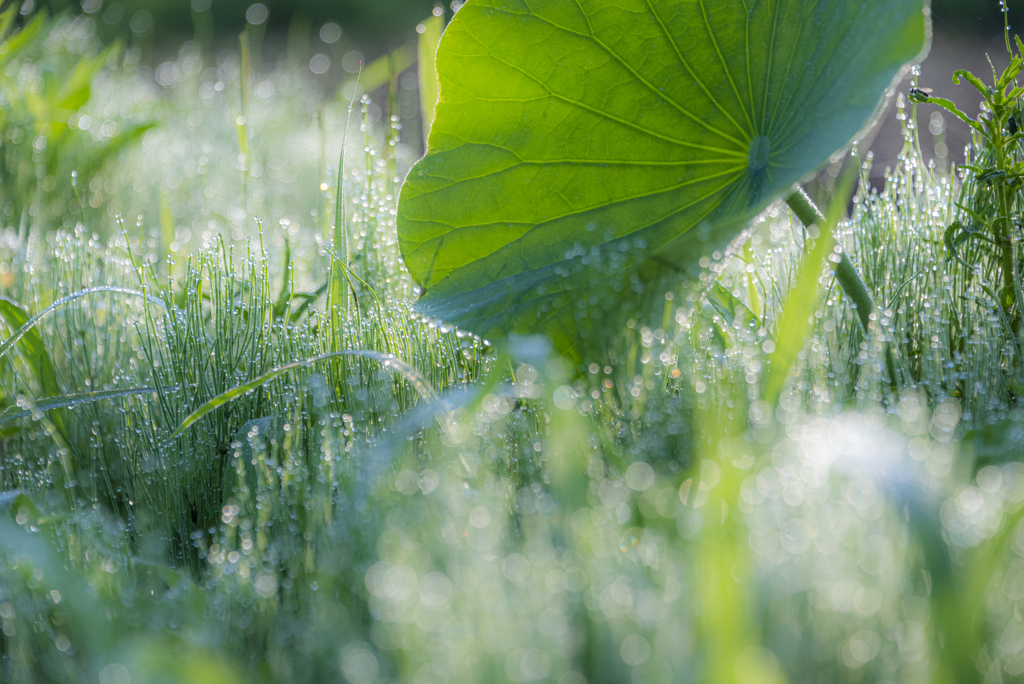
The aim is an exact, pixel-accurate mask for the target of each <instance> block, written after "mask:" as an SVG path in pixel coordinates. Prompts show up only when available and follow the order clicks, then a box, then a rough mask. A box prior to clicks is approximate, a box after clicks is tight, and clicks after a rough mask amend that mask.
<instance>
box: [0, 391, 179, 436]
mask: <svg viewBox="0 0 1024 684" xmlns="http://www.w3.org/2000/svg"><path fill="white" fill-rule="evenodd" d="M178 389H181V388H180V387H163V388H160V389H157V388H156V387H132V388H130V389H118V390H105V391H102V392H87V393H84V394H65V395H63V396H59V397H46V398H45V399H40V400H39V401H33V402H32V408H30V409H22V410H18V407H16V406H11V407H9V408H8V409H7V410H6V411H4V412H3V413H0V427H3V426H4V425H6V424H7V423H10V422H13V421H15V420H18V419H19V418H27V417H28V416H31V415H32V414H34V413H36V412H37V411H50V410H52V409H58V408H70V407H73V406H80V405H82V404H89V403H92V402H94V401H102V400H104V399H116V398H118V397H130V396H136V395H139V394H152V393H153V392H158V391H164V392H174V391H176V390H178Z"/></svg>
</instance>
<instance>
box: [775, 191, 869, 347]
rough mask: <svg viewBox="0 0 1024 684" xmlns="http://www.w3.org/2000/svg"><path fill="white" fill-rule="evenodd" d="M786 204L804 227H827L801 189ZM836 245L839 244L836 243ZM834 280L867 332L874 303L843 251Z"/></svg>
mask: <svg viewBox="0 0 1024 684" xmlns="http://www.w3.org/2000/svg"><path fill="white" fill-rule="evenodd" d="M786 204H788V205H789V208H790V209H792V210H793V213H794V214H796V217H797V218H798V219H800V222H801V223H803V224H804V225H805V226H810V225H811V224H814V225H817V226H819V227H821V228H822V229H824V228H825V227H826V226H827V225H828V223H827V222H826V221H825V217H824V216H823V215H822V213H821V212H820V211H819V210H818V208H817V207H816V206H814V203H813V202H812V201H811V198H810V197H808V196H807V193H806V192H804V191H803V190H802V189H799V188H798V189H797V190H796V191H795V192H794V193H793V194H792V195H790V196H789V197H787V198H786ZM836 244H839V242H838V241H836ZM836 280H837V281H838V282H839V287H841V288H843V292H844V293H845V294H846V296H847V297H849V298H850V299H851V300H853V304H854V306H855V307H856V309H857V316H858V317H859V318H860V322H861V325H863V326H864V330H865V331H867V329H868V324H869V323H870V322H871V314H872V313H873V312H874V311H875V301H874V300H873V299H872V298H871V293H870V292H869V291H868V286H867V285H866V284H865V283H864V279H863V278H861V277H860V273H858V272H857V267H856V266H854V265H853V262H852V261H850V257H849V256H847V254H846V252H845V251H843V252H842V253H841V256H840V258H839V263H838V264H836Z"/></svg>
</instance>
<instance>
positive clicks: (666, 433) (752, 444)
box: [0, 18, 1024, 684]
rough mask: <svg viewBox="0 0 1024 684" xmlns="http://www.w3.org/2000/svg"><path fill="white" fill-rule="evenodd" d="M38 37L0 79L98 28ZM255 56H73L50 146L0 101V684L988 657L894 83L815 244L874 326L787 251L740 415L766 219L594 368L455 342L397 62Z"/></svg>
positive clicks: (999, 453) (28, 78)
mask: <svg viewBox="0 0 1024 684" xmlns="http://www.w3.org/2000/svg"><path fill="white" fill-rule="evenodd" d="M43 29H45V32H44V31H43ZM38 30H39V31H40V33H39V35H38V37H37V40H35V41H34V42H32V43H31V44H29V45H28V46H27V47H26V48H25V49H24V51H23V52H20V53H18V54H17V55H15V56H14V57H9V56H8V57H5V56H4V55H9V53H5V52H4V51H3V49H2V48H0V66H2V67H3V69H4V71H3V75H2V76H0V84H2V90H0V92H2V95H0V97H3V98H5V99H4V103H5V106H7V105H8V104H9V103H14V102H20V101H24V102H29V101H31V100H32V95H33V94H38V93H40V92H43V93H45V92H48V91H47V90H46V89H47V88H48V87H50V86H49V85H47V84H48V83H50V82H54V83H60V82H62V79H67V78H68V76H69V74H71V73H74V69H75V67H74V65H75V64H76V63H78V60H79V59H81V58H82V57H83V55H84V56H85V57H86V58H91V57H92V56H94V55H96V54H100V53H99V50H101V46H100V45H99V43H98V41H96V40H95V38H94V37H93V33H92V30H93V29H92V26H91V25H90V20H88V19H81V18H80V19H75V20H61V21H56V22H42V23H41V24H40V28H39V29H38ZM44 33H45V34H46V36H48V37H46V36H44ZM293 57H294V55H293V56H292V57H289V53H283V55H282V57H281V59H280V61H278V62H276V63H273V64H266V65H265V66H263V67H262V68H261V69H260V70H257V71H255V72H254V71H252V70H251V65H250V64H248V63H247V61H246V59H244V58H242V57H241V56H239V54H238V53H234V52H229V51H225V52H221V53H218V54H216V55H212V56H211V55H204V54H203V51H202V50H201V49H200V48H199V47H198V46H197V45H196V44H193V43H188V44H186V45H184V46H182V48H181V49H180V51H179V52H178V54H177V56H176V57H175V58H174V59H173V60H168V61H166V62H162V63H160V64H155V65H145V64H142V63H141V59H140V55H139V53H138V52H136V51H132V50H129V51H126V52H125V51H120V52H111V53H109V54H105V53H104V56H103V58H102V61H101V62H97V65H98V66H97V67H96V70H95V72H90V73H89V74H88V85H89V90H90V92H89V95H88V99H87V101H86V102H85V103H84V104H82V105H81V106H80V107H78V108H77V109H75V111H74V113H73V114H71V115H69V116H70V118H69V119H68V120H67V121H66V122H65V124H67V126H66V129H65V130H63V131H62V134H61V136H58V135H57V133H56V132H55V130H54V126H53V123H52V122H49V123H48V122H45V121H42V120H41V119H39V117H40V116H41V115H40V114H39V111H37V110H33V109H32V108H31V107H28V105H26V106H25V108H23V109H20V110H19V109H18V108H17V107H15V106H14V105H13V104H10V105H9V108H5V109H3V112H4V114H3V116H4V117H5V118H3V119H2V124H3V131H2V133H3V136H4V137H3V141H4V143H3V146H2V152H0V156H2V157H3V163H4V164H5V166H3V176H2V183H0V192H2V196H0V209H2V216H3V220H4V226H3V227H2V228H3V230H4V232H3V233H2V234H0V291H2V294H3V296H4V298H5V301H6V302H7V303H6V304H0V307H2V308H0V313H2V315H3V320H4V324H5V325H6V332H5V333H4V337H3V340H6V341H7V342H4V341H0V353H2V355H0V388H2V397H3V404H2V406H0V410H2V411H3V412H2V413H0V476H2V485H0V490H2V492H0V513H2V516H3V517H2V520H0V679H2V680H3V681H11V682H57V681H60V682H71V681H75V682H77V681H81V682H96V681H99V682H101V683H103V684H113V683H128V682H136V683H138V682H179V681H180V682H204V681H209V682H231V681H238V682H243V681H244V682H249V681H261V682H262V681H266V682H287V681H295V682H320V681H347V682H349V683H350V684H371V683H373V682H412V683H414V684H431V683H434V682H436V683H439V684H440V683H444V682H487V683H490V682H506V681H513V682H529V681H537V682H546V681H548V682H558V683H559V684H584V683H585V682H590V683H592V684H598V683H602V682H616V683H618V682H624V681H632V682H636V683H638V684H639V683H640V682H643V683H647V682H651V683H656V682H690V681H693V682H716V683H718V682H730V681H735V682H744V683H746V682H764V683H768V682H778V683H782V682H819V681H823V680H829V681H837V682H862V681H863V682H882V681H884V682H925V681H929V682H931V681H934V682H951V681H957V682H960V681H986V682H989V681H991V682H996V681H1014V680H1015V679H1016V678H1018V677H1019V676H1021V675H1022V674H1024V622H1022V620H1021V617H1020V611H1021V609H1022V608H1024V604H1022V601H1024V544H1022V543H1021V540H1020V539H1019V534H1018V532H1017V530H1018V520H1019V518H1020V516H1021V514H1022V512H1024V466H1022V465H1021V464H1019V463H1017V462H1015V458H1016V456H1017V455H1018V454H1019V453H1020V449H1021V445H1022V444H1024V436H1022V435H1024V433H1022V432H1021V428H1020V425H1019V424H1018V423H1017V422H1015V415H1016V414H1015V413H1014V410H1015V407H1016V404H1015V401H1016V393H1017V391H1018V388H1019V386H1020V385H1019V381H1018V377H1019V373H1020V362H1019V358H1018V353H1017V351H1016V350H1017V348H1018V342H1017V340H1016V338H1015V333H1014V332H1013V331H1012V330H1010V329H1008V328H1007V326H1006V325H1004V322H1003V321H1001V320H1000V318H999V309H998V308H997V306H996V305H995V304H994V303H993V301H991V297H990V294H989V292H988V291H986V289H985V288H984V287H982V283H983V282H985V281H986V278H987V279H989V280H994V278H992V273H991V272H986V271H985V269H991V268H996V267H997V266H994V265H992V264H987V263H986V264H983V265H982V266H981V267H979V269H980V271H979V273H978V274H976V275H977V277H976V278H973V279H965V278H963V276H962V274H961V273H960V272H959V271H958V270H957V269H955V268H953V267H952V266H951V265H950V261H949V257H948V255H947V254H946V251H945V246H944V232H945V229H946V226H947V225H948V224H949V222H950V221H951V220H953V218H955V217H957V216H959V215H958V214H957V211H958V209H957V207H956V202H957V201H958V200H959V199H960V198H961V197H962V195H961V193H963V192H968V193H969V192H971V188H972V187H973V186H972V182H973V181H972V180H971V179H970V177H969V176H968V177H967V178H968V180H967V182H966V183H965V184H963V187H964V188H966V190H962V189H961V185H962V183H961V179H962V178H963V176H962V175H958V174H956V173H954V175H952V176H951V175H949V174H947V173H944V172H940V171H937V170H936V169H935V167H934V166H932V165H927V164H925V163H924V162H923V161H922V160H923V155H922V154H921V145H922V144H927V143H923V142H922V140H921V137H920V136H919V134H918V131H917V130H916V128H915V125H914V120H915V119H914V117H915V115H916V114H915V112H914V111H913V110H912V109H910V110H908V109H907V108H906V107H904V106H902V104H901V105H900V106H899V107H898V109H897V113H896V115H897V116H900V117H902V120H903V121H904V123H905V128H906V134H907V147H906V149H905V150H904V153H903V155H902V156H901V159H900V163H899V166H898V167H897V168H894V169H891V170H890V171H889V173H888V174H887V175H886V177H885V178H886V185H885V187H883V188H881V189H876V190H869V189H863V188H864V187H866V186H862V189H860V190H858V195H857V196H856V198H855V201H854V202H853V211H852V214H851V218H850V220H848V221H846V222H844V223H842V224H841V226H840V229H839V233H840V237H841V240H842V242H843V243H844V244H845V246H846V247H847V249H848V251H849V252H850V253H851V255H852V256H853V258H854V260H855V262H856V263H857V264H858V267H859V268H860V269H861V271H862V273H863V274H864V277H865V279H866V281H867V282H868V284H869V286H870V287H871V289H872V291H873V293H874V294H875V297H876V300H877V301H878V303H879V304H880V310H881V311H880V316H879V317H878V319H877V320H876V321H873V324H872V326H871V327H870V329H869V330H866V331H865V330H863V329H862V328H861V327H860V323H859V320H858V318H857V316H856V314H855V312H854V311H852V310H851V308H850V306H849V302H848V301H847V300H845V299H844V298H843V297H842V295H841V293H840V292H839V291H838V289H837V288H836V286H835V284H834V282H833V279H832V278H831V276H830V275H829V274H828V272H827V269H825V270H824V272H823V273H822V275H821V277H820V279H819V282H820V284H821V286H822V287H821V291H822V297H821V299H820V301H818V302H817V303H813V301H812V306H810V307H809V308H807V310H805V311H803V312H802V313H803V316H804V317H805V318H806V319H807V320H808V325H807V331H806V336H805V338H804V339H805V343H803V344H802V345H801V347H800V349H799V353H797V354H796V356H795V358H794V362H793V364H792V367H791V368H790V369H789V370H788V371H787V370H786V369H783V371H782V374H781V376H780V377H782V378H783V380H784V382H783V383H782V385H781V386H780V387H781V389H780V390H779V391H778V396H777V400H775V397H773V396H771V395H770V392H771V391H772V390H771V389H770V388H771V387H772V386H773V385H772V384H771V383H772V382H774V381H773V380H772V379H771V376H772V373H773V372H778V371H777V370H776V369H775V368H774V367H773V365H772V364H773V363H775V364H776V365H778V363H779V361H778V359H780V358H781V357H780V356H778V355H776V354H775V352H776V350H777V347H778V346H780V345H782V344H783V340H785V339H787V335H790V334H791V333H790V328H789V327H787V326H790V327H792V325H793V323H792V321H793V320H797V321H799V320H800V316H797V317H796V318H795V319H794V318H793V317H792V316H791V317H789V318H788V319H787V318H784V317H783V316H782V309H783V304H784V302H786V301H787V296H788V294H789V292H790V290H791V288H792V286H793V284H794V283H796V282H797V281H798V279H799V276H798V274H799V273H800V271H801V269H802V268H803V264H804V262H805V260H806V257H805V255H806V254H808V253H810V250H809V247H810V243H811V242H812V241H813V239H814V229H810V230H809V229H808V228H807V227H804V226H801V225H800V224H799V222H797V220H796V219H795V218H794V217H792V216H791V215H790V213H789V211H788V209H786V207H785V205H783V204H778V205H775V206H773V207H771V208H770V209H769V210H768V211H767V212H766V213H765V214H764V215H762V216H761V217H759V218H758V219H757V220H756V221H755V222H754V223H753V224H752V225H751V226H750V228H749V230H748V231H747V234H746V238H747V239H746V240H745V241H744V242H742V243H738V245H737V246H736V247H735V248H734V249H733V250H732V252H731V253H729V254H725V255H717V256H716V260H715V261H714V262H713V263H712V262H709V263H708V264H706V267H707V268H706V272H705V276H704V278H703V279H702V281H701V283H700V287H699V288H697V289H696V290H695V289H693V288H686V289H684V288H683V287H680V288H679V289H678V290H676V291H673V292H671V293H670V294H669V296H667V297H666V300H665V303H664V311H663V314H662V315H661V316H660V322H659V321H643V320H630V321H629V322H628V323H627V325H626V327H624V328H623V329H622V330H609V331H607V339H606V340H603V346H602V349H603V351H602V352H601V353H602V354H603V356H601V357H598V356H596V355H594V354H591V355H590V356H589V357H587V358H584V359H583V360H582V362H580V363H577V361H571V360H569V358H568V357H566V356H564V355H562V354H560V353H559V352H558V350H556V349H555V348H553V347H552V346H551V345H550V344H549V343H547V342H545V341H544V340H542V339H539V338H520V339H517V340H513V341H512V342H510V343H508V344H498V345H491V344H490V342H488V341H485V340H480V339H478V338H475V337H473V336H472V335H468V334H466V333H464V332H462V331H456V330H452V329H450V328H449V327H447V326H445V325H443V324H441V323H438V322H435V321H425V320H420V319H419V318H418V317H417V316H416V315H414V314H413V313H411V305H412V303H413V301H414V300H415V296H416V292H415V288H414V284H413V283H412V282H411V280H410V279H409V277H408V275H407V274H406V273H405V272H404V269H403V266H402V264H401V259H400V257H399V253H398V247H397V240H396V235H395V213H396V212H395V207H396V201H397V199H396V197H397V189H398V187H399V185H400V182H401V180H400V179H401V177H402V175H403V174H404V172H405V170H406V169H407V168H408V166H409V164H410V163H411V161H412V160H413V159H414V158H415V156H416V154H418V145H419V143H418V140H419V137H418V136H419V133H418V132H415V131H416V127H418V126H419V125H420V123H419V121H418V118H417V117H418V114H417V112H416V109H415V106H416V103H417V102H418V96H417V93H416V90H415V88H416V76H415V72H406V73H404V74H402V75H400V76H399V77H398V78H396V79H394V80H393V85H392V86H390V87H389V86H385V87H383V88H382V89H381V90H379V91H377V92H375V93H372V94H370V95H368V96H365V97H364V94H363V93H361V92H360V91H359V90H358V89H357V88H355V87H354V86H353V85H347V86H346V85H342V87H341V88H339V89H338V91H334V90H333V89H328V88H327V87H326V86H325V85H324V84H323V83H321V82H319V81H318V80H317V79H316V77H315V76H314V75H313V74H312V73H311V72H310V71H309V69H308V67H307V65H306V63H305V62H304V61H301V60H296V59H294V58H293ZM350 108H351V110H352V111H351V114H350V112H349V110H350ZM17 117H21V118H17ZM45 125H48V126H50V128H49V130H47V129H45V128H44V126H45ZM410 127H411V128H412V129H413V130H414V132H413V133H411V134H410V133H409V132H408V129H409V128H410ZM940 129H941V127H940ZM119 136H121V137H124V136H127V137H124V140H123V145H121V144H120V143H119V142H118V141H119V140H121V137H119ZM128 138H131V139H128ZM343 141H345V143H346V144H345V150H344V158H345V161H344V172H343V174H342V176H343V178H342V182H341V184H340V187H341V189H342V191H343V198H339V197H336V191H337V188H338V187H339V185H338V171H337V167H338V160H339V158H340V156H341V153H342V144H343ZM115 148H116V149H115ZM105 155H106V156H105ZM853 163H858V164H870V163H871V159H870V154H869V153H865V154H864V156H863V158H857V159H856V160H855V161H854V162H853ZM86 164H92V166H86ZM72 171H76V174H75V176H74V179H73V180H72V175H71V172H72ZM866 176H867V173H866V170H865V173H864V177H865V178H866ZM48 179H49V180H48ZM339 199H342V200H343V201H341V202H339ZM337 207H341V212H339V211H338V209H337ZM339 214H340V216H339ZM339 219H341V220H340V223H341V225H342V226H343V227H344V232H343V233H337V234H336V232H335V231H334V226H335V223H336V222H338V221H339ZM338 235H341V236H342V237H343V238H344V240H345V245H339V244H338V243H337V242H336V240H335V238H336V237H337V236H338ZM812 275H813V274H812ZM332 283H333V284H334V285H335V287H333V288H332V287H331V284H332ZM989 289H991V288H989ZM40 314H44V315H41V317H40V318H39V322H38V324H34V325H32V326H30V327H27V328H24V329H23V326H22V324H23V323H24V321H25V320H27V319H28V318H29V317H32V316H36V315H40ZM19 316H20V318H19ZM18 334H21V335H22V336H21V337H20V338H19V337H18ZM8 342H9V343H8ZM887 349H888V350H889V352H887ZM889 358H892V359H893V360H894V361H895V364H894V368H893V371H894V373H892V374H890V373H889V372H888V368H887V364H888V363H889V361H888V360H887V359H889Z"/></svg>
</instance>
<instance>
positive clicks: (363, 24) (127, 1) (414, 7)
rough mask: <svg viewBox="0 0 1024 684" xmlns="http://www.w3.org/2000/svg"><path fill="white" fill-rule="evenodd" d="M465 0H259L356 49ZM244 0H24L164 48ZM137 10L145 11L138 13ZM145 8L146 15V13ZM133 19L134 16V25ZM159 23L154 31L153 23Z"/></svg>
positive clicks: (381, 42) (944, 24)
mask: <svg viewBox="0 0 1024 684" xmlns="http://www.w3.org/2000/svg"><path fill="white" fill-rule="evenodd" d="M463 2H464V0H454V2H451V4H448V3H447V2H440V1H439V0H264V2H263V3H262V4H263V5H264V6H265V7H266V8H267V10H268V12H267V17H266V20H265V21H266V30H267V34H268V37H271V38H272V39H275V40H278V41H280V39H282V38H285V37H287V35H288V34H289V32H293V33H294V32H296V31H303V30H305V31H309V30H310V29H312V28H315V29H319V27H320V26H322V25H323V24H325V23H329V22H334V23H337V24H339V25H340V26H341V27H342V28H343V29H344V31H345V33H346V34H347V36H348V38H349V39H350V40H352V41H354V42H355V43H356V44H358V45H359V46H360V47H361V48H363V49H372V48H376V49H378V50H380V51H381V52H383V51H384V50H385V49H386V48H387V47H394V46H395V45H398V44H400V43H402V42H404V41H406V40H408V38H409V34H410V32H411V31H413V30H414V29H415V27H416V25H417V24H418V23H419V22H420V21H421V20H422V19H423V17H426V16H429V15H430V13H431V11H432V10H433V9H434V7H435V6H443V7H444V10H445V13H446V15H447V17H448V18H450V17H451V15H452V14H453V11H454V9H457V8H458V6H459V5H461V4H462V3H463ZM251 5H252V3H251V2H250V0H216V1H214V0H85V1H84V2H81V3H80V2H78V1H77V0H24V5H23V6H28V7H31V8H32V9H36V8H44V7H45V8H47V9H48V10H49V11H50V12H51V13H59V12H64V11H71V12H83V11H84V12H85V13H87V14H93V15H96V16H98V17H99V18H100V19H101V22H100V24H101V26H100V27H99V28H100V33H101V35H103V36H104V37H106V38H108V39H114V38H121V39H122V40H125V41H131V40H133V39H135V40H142V41H146V42H155V43H156V44H157V45H160V46H166V47H167V48H168V49H174V47H175V46H176V45H178V44H180V43H181V42H182V41H183V40H187V39H190V38H193V37H195V34H197V33H198V34H201V35H203V36H205V35H207V34H209V33H211V29H212V35H213V36H216V38H215V39H216V40H226V41H229V42H233V41H234V40H235V38H236V36H237V34H238V32H239V31H241V30H242V29H243V28H244V27H245V25H246V12H247V10H248V9H249V8H250V6H251ZM140 12H145V13H146V14H142V15H140V14H139V13H140ZM147 15H148V18H147ZM932 15H933V18H934V21H935V29H936V31H937V32H943V33H944V32H950V33H956V34H960V35H968V34H969V35H972V36H977V37H986V36H990V35H993V34H997V33H1000V32H1001V30H1002V26H1003V18H1002V13H1001V12H1000V10H999V7H998V6H997V4H996V3H989V2H979V1H978V0H933V2H932ZM133 18H134V19H135V23H134V25H133V22H132V20H133ZM1022 21H1024V4H1021V3H1017V4H1016V5H1013V6H1011V7H1010V22H1011V26H1014V25H1019V24H1021V23H1022ZM154 27H159V30H158V31H156V30H154Z"/></svg>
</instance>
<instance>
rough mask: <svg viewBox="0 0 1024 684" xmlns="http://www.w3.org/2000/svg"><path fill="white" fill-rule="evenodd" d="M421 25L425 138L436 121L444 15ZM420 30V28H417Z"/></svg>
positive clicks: (419, 47) (419, 59)
mask: <svg viewBox="0 0 1024 684" xmlns="http://www.w3.org/2000/svg"><path fill="white" fill-rule="evenodd" d="M420 26H422V27H423V31H422V33H420V37H419V42H418V43H417V50H416V51H417V60H416V64H417V68H418V69H419V78H420V113H421V114H422V115H423V139H424V140H426V139H427V137H428V136H429V134H430V124H432V123H433V122H434V108H435V107H436V106H437V93H438V87H437V69H436V67H435V61H436V59H437V44H438V43H439V42H441V34H442V33H444V17H434V16H432V17H430V18H429V19H427V20H426V21H424V22H423V23H422V24H420ZM417 30H418V29H417Z"/></svg>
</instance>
